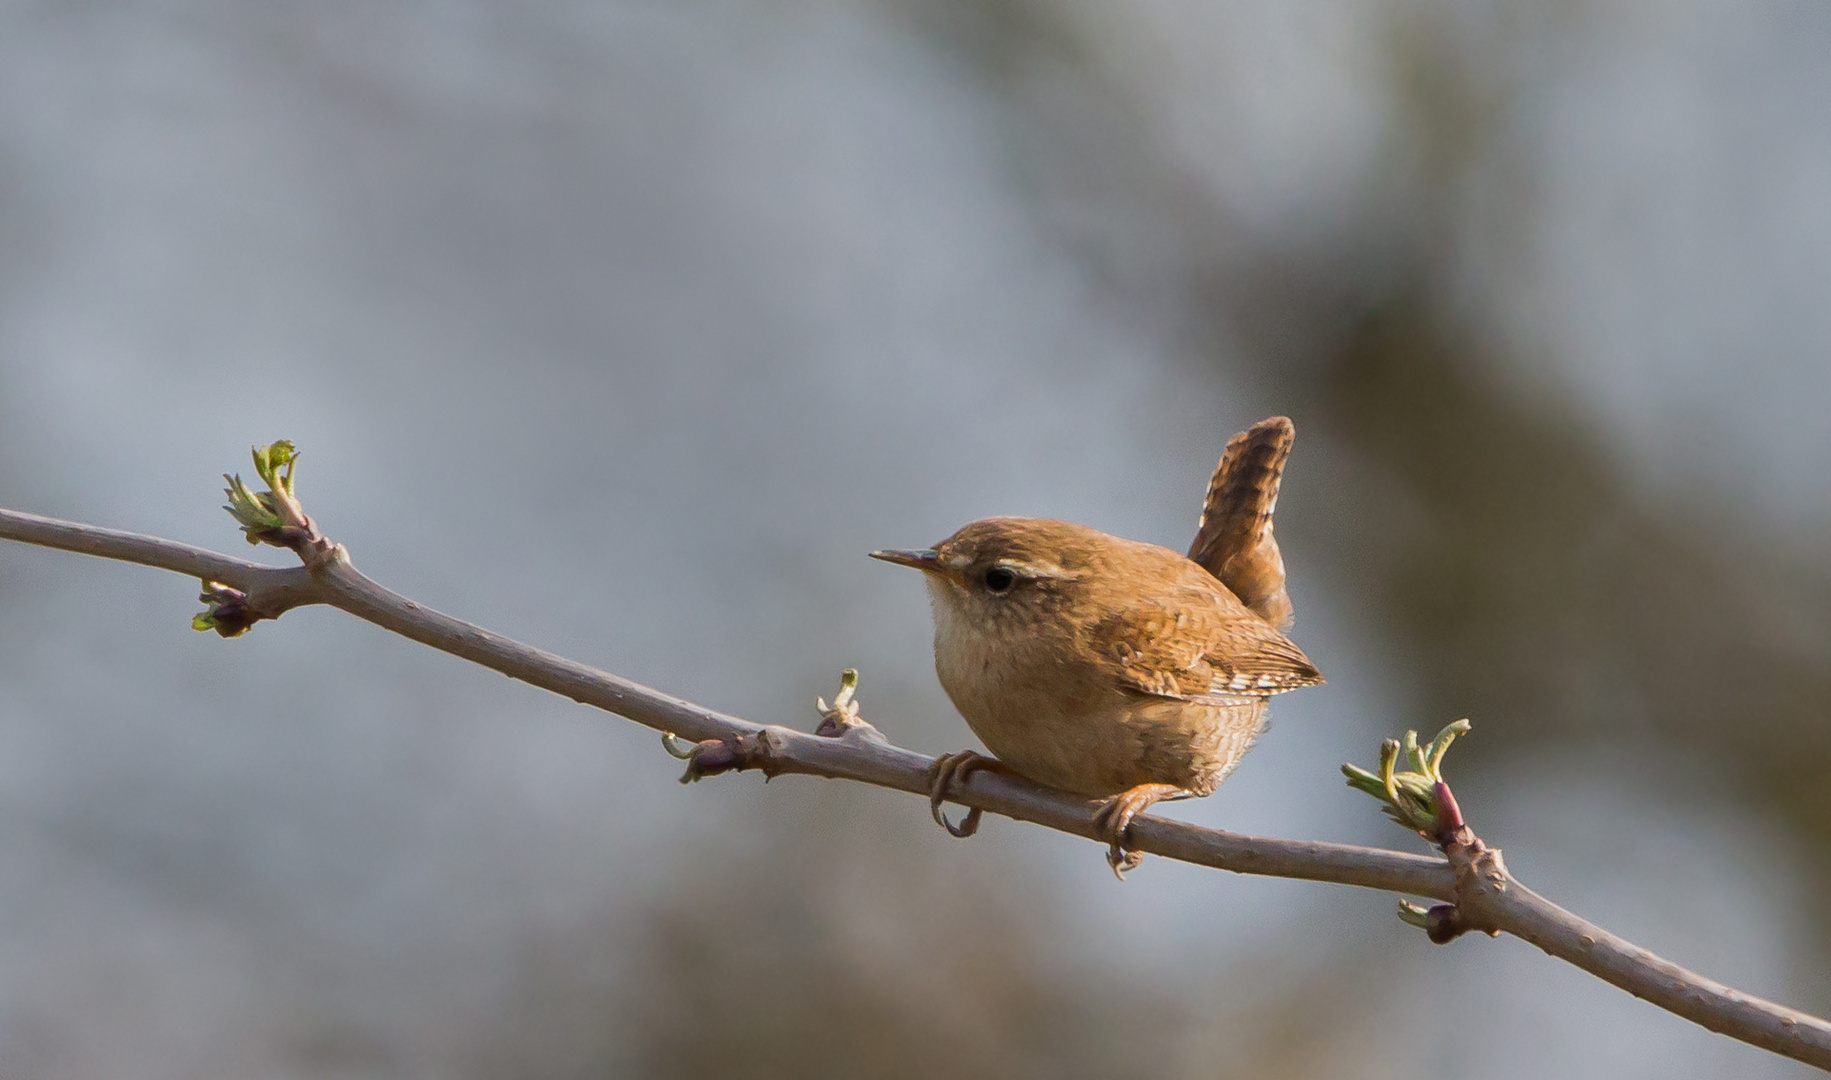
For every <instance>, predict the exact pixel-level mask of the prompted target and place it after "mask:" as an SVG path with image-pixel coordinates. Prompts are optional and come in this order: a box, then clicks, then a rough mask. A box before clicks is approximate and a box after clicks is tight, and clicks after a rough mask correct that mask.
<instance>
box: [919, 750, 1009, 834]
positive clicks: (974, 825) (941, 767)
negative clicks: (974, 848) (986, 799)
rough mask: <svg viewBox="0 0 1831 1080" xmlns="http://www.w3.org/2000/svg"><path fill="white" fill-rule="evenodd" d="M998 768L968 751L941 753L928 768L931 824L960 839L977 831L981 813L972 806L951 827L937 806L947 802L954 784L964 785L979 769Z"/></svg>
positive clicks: (982, 814) (993, 761) (993, 762)
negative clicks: (933, 822) (933, 820)
mask: <svg viewBox="0 0 1831 1080" xmlns="http://www.w3.org/2000/svg"><path fill="white" fill-rule="evenodd" d="M998 767H999V764H998V761H997V759H995V758H989V757H986V756H985V755H984V754H977V753H974V752H973V751H971V750H963V751H961V752H960V753H958V754H944V755H942V756H941V757H938V758H936V759H935V763H934V764H933V765H930V766H929V767H928V809H929V812H930V813H931V814H933V815H934V819H935V824H937V825H939V826H941V827H942V828H943V829H946V830H947V833H948V835H949V836H957V837H961V838H962V839H964V838H966V837H968V836H971V835H973V834H974V833H976V832H978V831H979V819H980V818H982V817H984V816H985V811H983V810H981V809H979V808H978V807H976V806H975V807H972V808H971V809H969V810H967V812H966V817H964V818H962V819H960V824H958V825H955V824H954V823H953V822H951V821H949V820H947V814H946V813H945V812H944V811H943V810H942V809H941V804H942V803H944V802H946V801H947V796H948V793H949V792H951V791H952V790H953V788H954V785H955V784H960V783H964V782H965V781H966V778H967V777H969V776H971V775H972V774H973V773H975V772H977V771H978V770H980V769H985V768H998Z"/></svg>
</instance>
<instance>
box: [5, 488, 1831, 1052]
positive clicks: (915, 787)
mask: <svg viewBox="0 0 1831 1080" xmlns="http://www.w3.org/2000/svg"><path fill="white" fill-rule="evenodd" d="M306 520H307V521H309V519H306ZM0 539H8V540H17V541H22V542H24V543H29V544H36V545H39V546H42V547H50V548H59V549H62V550H66V551H74V552H79V553H82V554H86V555H95V556H99V557H102V558H110V559H121V560H125V561H128V562H133V563H139V564H141V565H143V566H153V567H159V568H161V569H166V570H172V571H175V572H177V573H180V574H184V575H186V576H189V577H195V578H198V579H200V580H202V581H204V582H205V583H206V584H207V583H209V582H221V583H224V584H227V585H230V586H233V587H234V588H235V589H237V590H240V591H241V592H243V593H245V594H247V601H246V607H247V608H248V609H249V610H251V611H252V612H253V613H254V618H256V619H258V618H276V617H278V616H279V615H280V614H281V613H283V612H284V611H286V610H289V609H291V608H293V607H300V606H305V605H308V604H326V605H329V606H331V607H336V608H340V609H342V610H343V611H346V612H348V613H350V614H352V615H355V616H356V617H357V618H360V619H364V620H366V621H368V622H372V623H374V624H375V625H377V626H380V627H382V628H384V629H387V630H392V631H394V632H395V633H398V634H401V635H402V636H404V637H407V638H411V639H412V640H414V641H417V642H420V643H421V644H424V645H430V646H431V647H433V648H435V649H439V650H441V651H443V652H448V653H451V654H452V655H454V656H458V657H461V658H463V659H465V660H470V661H472V662H473V663H477V664H481V665H482V666H484V667H487V668H490V669H492V670H495V671H499V672H501V673H502V674H504V675H508V676H510V677H511V678H515V679H520V680H522V681H523V682H526V683H529V684H531V685H534V686H538V687H541V688H542V689H545V690H551V691H553V692H554V693H556V694H561V695H564V696H565V697H569V698H571V699H573V700H574V701H578V702H580V703H582V704H586V705H592V706H595V707H597V708H600V709H604V710H606V711H609V712H613V713H616V714H618V715H620V716H625V717H628V718H629V719H631V720H634V721H636V722H637V723H639V724H644V725H646V726H648V727H651V728H654V729H656V730H658V731H661V732H664V733H672V734H677V735H683V736H686V737H687V738H689V739H692V740H694V741H695V742H697V743H700V744H707V743H719V744H722V745H724V746H726V747H728V748H729V755H728V758H727V761H728V764H727V765H725V766H724V767H727V768H754V769H760V770H762V771H764V772H766V773H769V774H772V775H774V774H779V773H800V774H804V775H810V776H824V777H829V778H833V779H845V780H857V781H860V782H863V783H867V784H875V785H877V786H879V787H887V788H895V789H897V790H899V791H907V792H911V793H915V794H919V795H926V794H927V793H928V789H929V767H930V766H931V765H932V764H933V762H934V760H935V759H933V758H930V757H927V756H925V755H923V754H919V753H916V752H915V751H912V750H906V749H903V748H901V747H898V746H893V745H891V744H890V743H888V742H886V741H885V740H884V739H883V737H882V736H881V735H880V734H879V733H878V732H877V730H876V729H875V728H873V727H872V726H871V725H869V724H866V723H863V722H859V721H857V720H856V719H855V715H856V714H855V713H849V714H848V716H849V717H850V719H849V720H847V721H844V722H839V723H836V724H833V725H832V726H831V730H834V731H835V732H836V734H834V735H832V736H826V735H815V734H810V733H807V732H802V731H796V730H794V729H791V728H787V727H780V726H774V725H770V726H763V725H758V724H754V723H751V722H750V721H747V720H742V719H739V718H738V717H734V716H727V715H725V714H723V713H719V712H715V711H713V710H711V709H707V708H704V707H702V706H699V705H695V704H693V703H692V702H689V701H683V700H682V699H680V698H676V697H673V696H671V695H668V694H664V693H661V692H660V691H658V690H653V689H650V688H649V687H646V686H642V685H641V684H639V683H635V682H631V681H630V680H628V679H624V678H620V677H619V676H616V675H612V674H610V673H609V672H606V671H600V670H598V669H597V668H593V667H589V666H587V665H585V664H580V663H577V662H575V661H572V660H568V659H566V658H564V657H562V656H556V655H554V654H553V653H549V652H544V651H542V650H540V649H535V648H532V647H530V646H527V645H523V644H521V643H520V642H517V641H512V640H510V639H508V638H505V637H502V636H500V635H497V634H493V633H491V632H489V631H488V630H485V629H483V628H482V627H479V626H475V625H472V624H471V623H467V622H464V621H462V620H459V619H454V618H452V617H451V616H449V615H444V614H442V613H440V612H437V611H434V610H432V609H431V608H428V607H426V606H424V605H422V604H418V603H416V602H414V601H412V600H409V599H407V598H406V597H403V596H400V595H399V594H397V593H394V592H391V591H389V590H388V589H386V588H383V587H382V586H381V585H379V584H377V583H376V582H374V581H373V580H371V579H369V578H368V577H366V576H364V575H363V574H361V573H359V572H358V571H357V570H356V568H355V567H354V566H353V565H352V564H351V562H350V559H349V555H348V553H347V552H346V551H344V550H343V549H342V548H341V547H336V546H334V545H329V544H328V542H325V541H323V540H322V538H321V537H314V538H312V542H313V543H314V544H316V545H317V546H316V547H314V548H313V549H312V550H313V553H312V556H311V568H310V569H308V568H307V567H304V566H299V567H291V568H285V569H281V568H275V567H266V566H262V565H260V564H258V563H252V562H247V561H245V560H242V559H236V558H232V557H230V556H227V555H223V554H219V553H217V552H213V551H208V550H205V549H202V548H196V547H192V546H190V545H187V544H180V543H176V542H174V541H170V540H161V539H158V538H156V537H151V536H144V535H141V534H138V533H128V532H118V531H115V530H112V529H99V528H95V527H93V526H89V525H80V524H76V523H73V522H67V521H58V520H55V519H52V518H44V517H38V516H35V515H32V514H23V513H18V512H15V511H11V510H0ZM829 719H832V718H829ZM826 728H827V725H825V724H823V730H824V729H826ZM689 772H690V773H691V769H690V770H689ZM950 798H951V799H952V801H955V802H958V803H960V804H962V805H964V806H968V807H973V808H977V809H981V810H985V811H989V812H991V813H995V814H1002V815H1005V816H1007V817H1011V818H1015V819H1018V820H1020V821H1031V822H1035V823H1037V824H1039V825H1044V826H1047V827H1049V828H1052V829H1057V830H1060V831H1063V832H1068V833H1073V834H1075V835H1078V836H1085V837H1089V838H1093V839H1099V838H1100V836H1099V829H1098V827H1097V825H1096V824H1095V820H1094V812H1095V810H1096V809H1097V807H1098V805H1099V804H1098V802H1097V801H1094V800H1088V799H1083V798H1080V797H1077V796H1073V795H1068V794H1065V793H1063V792H1059V791H1054V790H1051V789H1048V788H1044V787H1041V786H1038V785H1036V784H1032V783H1030V782H1028V781H1026V780H1023V779H1021V778H1019V777H1014V776H1008V775H1005V774H1001V773H995V772H991V771H980V772H976V773H974V774H972V776H971V777H970V779H968V780H967V781H965V782H964V783H962V784H960V785H958V786H957V787H956V788H954V789H953V791H952V793H951V794H950ZM1129 844H1130V846H1131V847H1132V848H1134V849H1135V850H1138V851H1144V852H1149V853H1151V854H1154V855H1160V856H1163V857H1165V858H1171V859H1180V860H1182V861H1185V862H1191V863H1197V864H1200V865H1203V866H1211V867H1215V868H1217V869H1222V870H1231V871H1234V872H1236V873H1242V874H1261V875H1266V876H1271V877H1285V878H1299V879H1304V880H1309V881H1330V882H1336V883H1338V884H1343V885H1358V886H1361V887H1364V888H1371V889H1381V890H1386V891H1390V892H1398V893H1404V894H1407V895H1411V896H1423V897H1430V898H1432V899H1436V900H1442V901H1447V902H1450V903H1453V904H1455V905H1456V907H1457V909H1458V918H1459V919H1461V920H1462V921H1463V924H1464V926H1463V928H1464V929H1476V930H1484V931H1488V932H1504V933H1509V934H1513V935H1515V936H1517V937H1519V938H1522V939H1523V940H1526V941H1529V942H1531V943H1532V944H1534V945H1537V946H1538V947H1539V948H1541V949H1543V950H1544V951H1545V952H1547V953H1549V954H1551V955H1552V956H1556V957H1558V958H1560V959H1562V960H1566V961H1568V962H1569V963H1571V964H1574V965H1576V966H1577V967H1579V968H1582V969H1583V970H1585V971H1588V972H1590V973H1591V974H1593V975H1595V976H1597V977H1599V978H1601V979H1603V980H1605V981H1607V982H1609V983H1612V984H1613V985H1615V986H1618V987H1620V988H1622V989H1624V990H1626V991H1628V992H1629V993H1631V994H1634V995H1635V996H1637V997H1641V998H1644V999H1646V1000H1647V1001H1649V1002H1651V1003H1653V1004H1655V1005H1658V1006H1660V1007H1661V1008H1663V1009H1666V1010H1668V1011H1670V1012H1672V1013H1675V1014H1677V1015H1679V1016H1682V1017H1684V1018H1686V1019H1688V1020H1692V1021H1694V1022H1696V1023H1698V1024H1701V1025H1703V1026H1704V1027H1706V1028H1709V1029H1710V1030H1712V1031H1716V1032H1720V1033H1722V1034H1724V1035H1728V1036H1730V1037H1731V1038H1734V1039H1739V1040H1741V1041H1743V1042H1746V1043H1750V1044H1752V1045H1754V1046H1759V1047H1762V1048H1764V1049H1767V1050H1771V1051H1773V1052H1775V1053H1777V1054H1782V1055H1784V1056H1786V1057H1790V1058H1793V1059H1795V1060H1798V1061H1802V1062H1806V1063H1808V1064H1811V1065H1815V1066H1817V1067H1818V1068H1821V1069H1828V1070H1831V1023H1827V1022H1826V1021H1824V1020H1821V1019H1819V1018H1817V1017H1814V1016H1810V1015H1808V1014H1806V1013H1801V1012H1798V1011H1795V1010H1793V1009H1789V1008H1787V1007H1785V1006H1783V1005H1778V1004H1775V1003H1773V1002H1770V1001H1765V1000H1763V999H1761V998H1758V997H1754V996H1752V995H1749V994H1744V993H1741V992H1740V991H1737V990H1734V989H1732V988H1730V987H1727V986H1724V985H1722V984H1721V983H1718V982H1715V981H1713V980H1710V979H1706V978H1704V977H1702V976H1700V975H1697V974H1695V973H1693V972H1690V971H1687V970H1685V969H1684V968H1681V967H1679V966H1677V965H1676V964H1672V963H1670V962H1669V961H1666V960H1663V959H1661V958H1659V957H1658V956H1655V955H1654V954H1652V953H1651V952H1648V951H1647V950H1645V949H1642V948H1640V947H1639V946H1637V945H1634V944H1632V943H1630V942H1628V941H1626V940H1624V939H1622V938H1620V937H1618V936H1616V935H1614V934H1611V933H1609V932H1608V931H1606V930H1603V929H1602V928H1600V927H1598V926H1595V925H1593V924H1591V923H1589V922H1586V921H1584V920H1582V919H1580V918H1578V917H1577V916H1575V915H1572V914H1571V913H1570V912H1568V911H1565V910H1564V909H1563V908H1560V907H1558V906H1557V905H1556V904H1553V903H1551V902H1550V901H1548V900H1546V899H1545V898H1543V897H1541V896H1539V895H1538V894H1537V893H1534V892H1532V891H1531V890H1530V889H1528V888H1526V887H1525V886H1524V885H1522V884H1520V883H1519V881H1518V880H1517V879H1515V878H1514V877H1513V876H1512V874H1511V873H1509V872H1508V871H1507V869H1506V866H1505V864H1504V862H1502V861H1501V859H1500V853H1499V851H1498V850H1496V849H1483V850H1482V851H1481V852H1479V853H1477V854H1476V855H1475V856H1474V857H1472V858H1471V859H1468V860H1465V861H1464V864H1463V865H1457V866H1452V863H1451V861H1446V860H1443V859H1436V858H1430V857H1426V856H1422V855H1412V854H1407V853H1404V852H1398V851H1387V850H1382V849H1379V848H1369V847H1361V846H1357V845H1351V844H1331V843H1324V842H1320V841H1296V840H1279V839H1268V838H1263V837H1253V836H1243V835H1240V834H1237V833H1230V832H1224V831H1222V830H1218V829H1204V828H1199V827H1197V826H1194V825H1188V824H1184V823H1182V822H1177V821H1170V820H1168V819H1165V818H1159V817H1151V816H1141V817H1139V818H1138V819H1136V820H1135V821H1134V822H1133V824H1132V827H1131V832H1130V841H1129Z"/></svg>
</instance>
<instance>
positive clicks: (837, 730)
mask: <svg viewBox="0 0 1831 1080" xmlns="http://www.w3.org/2000/svg"><path fill="white" fill-rule="evenodd" d="M857 693H858V669H857V668H847V669H845V670H844V671H843V672H841V673H840V675H839V693H837V694H834V695H833V704H831V705H828V704H827V703H826V698H823V697H817V698H815V699H814V708H816V709H818V710H819V711H820V725H819V726H818V727H816V728H815V729H814V734H816V735H819V736H821V737H822V738H827V739H852V738H859V739H867V740H871V741H875V742H880V743H881V742H885V741H887V740H885V738H884V735H883V732H880V731H878V730H877V728H876V727H874V726H873V725H872V724H870V723H869V722H867V721H866V720H865V718H864V717H862V716H860V715H858V701H857V700H856V698H855V696H854V695H856V694H857Z"/></svg>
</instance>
